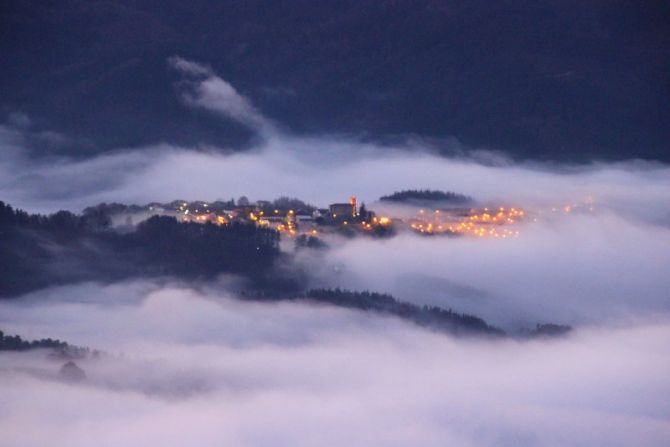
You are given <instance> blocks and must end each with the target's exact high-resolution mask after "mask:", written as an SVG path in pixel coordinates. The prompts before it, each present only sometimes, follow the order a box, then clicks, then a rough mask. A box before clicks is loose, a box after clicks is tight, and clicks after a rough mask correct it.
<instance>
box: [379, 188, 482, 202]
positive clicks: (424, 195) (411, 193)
mask: <svg viewBox="0 0 670 447" xmlns="http://www.w3.org/2000/svg"><path fill="white" fill-rule="evenodd" d="M379 200H380V201H381V202H396V203H406V204H424V203H432V204H444V205H456V206H467V205H470V204H472V203H474V200H472V197H468V196H466V195H463V194H458V193H455V192H451V191H446V192H445V191H435V190H430V189H407V190H404V191H399V192H394V193H393V194H390V195H388V196H382V197H380V198H379Z"/></svg>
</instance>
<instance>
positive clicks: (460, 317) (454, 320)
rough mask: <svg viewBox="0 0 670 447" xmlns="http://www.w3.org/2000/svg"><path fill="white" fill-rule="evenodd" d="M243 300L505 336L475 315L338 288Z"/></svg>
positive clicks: (257, 295) (459, 332)
mask: <svg viewBox="0 0 670 447" xmlns="http://www.w3.org/2000/svg"><path fill="white" fill-rule="evenodd" d="M242 296H243V297H246V298H248V299H253V300H260V301H278V300H307V301H311V302H317V303H323V304H330V305H333V306H338V307H345V308H349V309H357V310H362V311H369V312H376V313H380V314H386V315H390V316H395V317H398V318H401V319H403V320H406V321H410V322H412V323H414V324H417V325H419V326H422V327H427V328H431V329H435V330H438V331H441V332H447V333H449V334H453V335H489V336H503V335H505V333H504V332H503V331H502V330H500V329H498V328H496V327H493V326H490V325H489V324H487V323H486V322H485V321H484V320H482V319H481V318H478V317H475V316H473V315H467V314H459V313H457V312H454V311H452V310H451V309H442V308H440V307H437V306H418V305H416V304H413V303H408V302H404V301H399V300H397V299H396V298H394V297H393V296H391V295H388V294H384V293H375V292H368V291H364V292H354V291H349V290H342V289H339V288H338V289H311V290H308V291H306V292H302V293H299V294H282V293H276V292H275V291H268V292H262V293H255V294H242Z"/></svg>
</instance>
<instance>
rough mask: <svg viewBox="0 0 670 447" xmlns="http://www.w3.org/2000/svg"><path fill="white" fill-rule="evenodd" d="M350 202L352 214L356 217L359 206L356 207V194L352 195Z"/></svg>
mask: <svg viewBox="0 0 670 447" xmlns="http://www.w3.org/2000/svg"><path fill="white" fill-rule="evenodd" d="M349 203H350V204H351V216H352V217H356V215H357V214H358V213H357V209H358V208H357V207H356V196H351V198H350V199H349Z"/></svg>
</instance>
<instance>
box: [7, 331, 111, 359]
mask: <svg viewBox="0 0 670 447" xmlns="http://www.w3.org/2000/svg"><path fill="white" fill-rule="evenodd" d="M32 349H46V350H49V351H51V353H52V354H54V355H56V356H57V357H59V358H83V357H87V356H89V355H92V356H99V355H100V354H101V353H100V351H97V350H93V351H91V350H90V349H89V348H82V347H79V346H73V345H70V344H68V343H66V342H64V341H61V340H54V339H51V338H43V339H41V340H32V341H28V340H24V339H22V338H21V337H20V336H18V335H6V334H5V333H4V332H3V331H0V352H2V351H29V350H32Z"/></svg>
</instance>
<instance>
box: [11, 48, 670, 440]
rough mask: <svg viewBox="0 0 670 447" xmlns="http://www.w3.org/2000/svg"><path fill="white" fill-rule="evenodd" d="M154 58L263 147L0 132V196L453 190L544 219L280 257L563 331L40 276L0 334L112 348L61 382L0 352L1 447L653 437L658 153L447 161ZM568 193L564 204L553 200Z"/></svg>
mask: <svg viewBox="0 0 670 447" xmlns="http://www.w3.org/2000/svg"><path fill="white" fill-rule="evenodd" d="M169 65H170V69H171V70H175V73H176V75H177V76H178V77H179V79H180V82H179V84H178V86H179V92H180V95H181V99H182V100H183V101H184V104H185V106H188V107H197V108H203V109H206V110H209V111H211V112H212V113H215V114H219V115H221V116H222V117H224V118H225V119H232V120H235V121H237V122H239V123H240V124H242V125H245V126H247V127H250V128H252V129H254V130H255V131H256V132H257V133H258V135H259V140H258V143H257V144H256V145H255V146H254V147H253V148H251V149H249V150H247V151H244V152H229V151H226V150H225V148H216V147H195V148H194V147H178V146H174V145H171V144H169V143H164V144H157V145H154V146H151V147H141V148H119V150H118V151H114V152H111V153H106V154H103V155H98V156H94V157H89V158H67V157H55V158H54V157H49V158H46V157H36V156H35V155H34V147H32V145H34V142H35V140H36V139H37V140H39V139H40V138H42V139H43V138H46V137H45V136H44V135H41V134H39V135H34V134H32V133H31V129H30V126H29V122H22V123H21V125H17V123H6V124H5V125H3V126H0V151H1V152H2V154H3V157H1V158H0V199H1V200H3V201H5V202H8V203H10V204H12V205H15V206H18V207H21V208H25V209H27V210H28V211H31V212H53V211H56V210H58V209H70V210H73V211H80V210H81V209H83V208H84V207H86V206H89V205H92V204H96V203H99V202H102V201H105V202H122V203H140V204H142V203H148V202H152V201H170V200H173V199H177V198H179V199H186V200H196V199H200V200H210V201H211V200H215V199H217V198H223V199H229V198H231V197H239V196H241V195H246V196H248V197H249V198H251V199H252V200H257V199H272V198H275V197H278V196H280V195H288V196H293V197H300V198H303V199H304V200H306V201H308V202H311V203H314V204H317V205H320V206H325V205H327V204H328V203H331V202H338V201H343V200H346V198H348V197H349V196H350V195H351V194H356V195H357V196H359V200H360V201H364V202H366V203H367V204H368V205H369V206H368V207H369V208H372V209H375V208H377V209H382V205H381V204H378V203H376V202H375V201H376V200H377V199H378V198H379V197H380V196H381V195H384V194H389V193H391V192H393V191H397V190H401V189H408V188H411V189H413V188H432V189H440V190H451V191H456V192H459V193H464V194H467V195H470V196H473V197H474V198H475V199H476V200H477V201H478V202H479V203H481V204H495V205H498V204H499V205H505V206H510V205H512V206H519V207H523V208H524V209H527V210H529V211H532V212H533V214H532V216H533V217H536V218H537V219H538V220H537V221H533V220H532V219H527V220H526V221H525V222H523V223H521V224H520V225H519V227H518V229H519V231H520V235H519V237H518V238H512V239H506V240H492V239H482V240H479V239H473V238H436V237H435V238H425V237H418V236H415V235H412V234H408V233H402V234H399V235H398V236H396V237H394V238H391V239H386V240H375V239H365V238H356V239H344V238H341V239H340V238H334V239H332V240H329V243H330V249H329V250H327V251H325V252H310V251H304V252H302V253H301V254H299V255H298V256H297V257H296V259H295V261H294V263H293V264H292V265H290V266H287V268H295V269H301V270H303V271H306V272H307V273H308V277H309V278H310V281H311V285H313V286H332V287H336V286H338V287H346V288H351V289H358V290H360V289H370V290H375V291H380V292H390V293H393V294H394V295H395V296H397V297H398V298H401V299H404V300H410V301H414V302H417V303H419V304H437V305H440V306H443V307H447V308H453V309H454V310H456V311H459V312H469V313H473V314H475V315H478V316H481V317H483V318H485V319H486V320H487V321H489V322H491V323H493V324H496V325H498V326H500V327H503V328H505V329H506V330H512V331H513V330H516V329H519V328H522V327H533V326H534V324H536V323H544V322H556V323H562V324H571V325H573V326H575V327H576V330H575V331H574V332H572V333H571V334H570V335H569V336H567V337H565V338H559V339H551V340H547V339H540V340H535V341H519V340H512V339H507V340H499V341H485V340H468V339H454V338H451V337H449V336H446V335H444V334H438V333H433V332H430V331H427V330H425V329H421V328H418V327H415V326H412V325H411V324H406V323H403V322H402V321H399V320H397V319H394V318H387V317H381V316H378V315H377V316H375V315H371V314H365V313H360V312H354V311H349V310H343V309H337V308H333V307H329V306H315V305H307V304H304V303H275V304H268V303H251V302H246V301H240V300H237V299H236V298H235V295H234V288H231V287H230V286H229V284H230V282H229V281H227V280H224V279H222V280H221V281H220V282H213V283H210V284H199V285H197V286H196V285H193V284H187V283H178V282H172V281H171V280H169V279H167V280H166V279H163V280H161V281H158V280H143V279H138V280H132V281H126V282H121V283H116V284H106V285H102V284H95V283H87V284H75V285H70V286H63V287H55V288H50V289H46V290H41V291H37V292H34V293H31V294H29V295H27V296H23V297H19V298H17V299H13V300H9V301H7V300H5V301H1V302H0V328H1V329H2V330H3V331H5V333H9V334H20V335H21V336H23V337H24V338H28V339H32V338H42V337H53V338H60V339H63V340H67V341H68V342H70V343H73V344H76V345H84V346H91V347H93V348H98V349H102V350H104V351H106V352H107V353H108V354H107V355H105V356H103V357H102V358H101V359H98V360H92V359H91V360H86V361H82V362H80V366H81V367H83V368H84V370H85V371H86V374H87V378H86V380H85V381H84V382H82V383H71V382H67V381H63V380H61V379H60V378H59V376H58V374H57V371H58V369H59V368H60V366H61V364H60V363H59V362H55V361H53V360H49V359H48V358H47V356H46V355H45V354H44V353H40V352H33V353H21V354H16V353H14V354H8V353H2V354H0V432H1V433H3V435H2V438H3V440H2V442H0V443H1V444H3V445H8V446H12V447H14V446H37V445H40V446H43V445H63V446H79V445H81V446H88V445H92V444H96V445H109V446H118V445H128V446H132V445H147V444H150V443H156V444H160V445H166V446H171V445H175V446H176V445H180V446H182V445H197V446H209V445H212V446H215V445H216V446H220V445H234V446H246V445H249V446H264V445H268V446H270V445H272V446H279V445H285V446H300V445H305V446H314V445H344V444H347V445H360V446H406V445H417V446H431V445H436V446H437V445H440V446H443V445H458V446H493V445H495V446H566V445H575V446H594V445H612V446H617V445H620V446H630V445H645V446H646V445H649V446H664V445H668V444H670V404H669V402H670V382H669V381H668V380H667V377H668V376H670V361H669V360H668V359H669V358H670V348H669V346H670V344H669V343H668V342H669V341H670V318H669V311H670V292H668V291H670V276H669V275H668V274H667V272H668V266H670V168H668V166H666V165H661V164H656V163H651V162H640V161H635V160H632V161H629V162H618V163H602V162H595V161H594V162H593V163H591V164H589V165H580V166H565V165H555V164H548V163H543V164H540V163H531V162H513V161H511V160H507V159H505V158H504V157H501V156H499V154H490V153H482V152H480V153H477V154H475V155H469V156H465V155H455V156H453V157H444V156H439V155H437V154H436V152H435V151H434V150H433V149H434V148H433V147H431V146H430V145H424V144H423V143H421V142H417V141H416V140H408V141H406V142H405V143H399V144H397V145H395V146H393V147H388V146H382V145H378V144H373V143H363V142H360V141H357V140H355V139H351V138H343V137H338V136H314V137H309V138H308V137H295V136H292V135H288V134H287V133H285V132H283V131H282V130H281V126H280V125H278V124H277V123H274V122H272V121H271V120H269V119H268V118H266V117H264V116H263V115H262V113H261V112H259V111H258V110H257V109H255V108H254V106H253V104H252V103H251V102H250V101H249V100H248V99H246V98H244V97H243V96H241V95H239V93H238V92H236V91H235V89H234V88H233V87H232V86H231V85H230V84H228V83H227V82H226V81H225V80H223V79H222V78H220V77H219V76H217V75H216V74H215V73H214V72H213V71H212V70H211V69H210V68H208V67H206V66H204V65H200V64H196V63H194V62H190V61H186V60H184V59H179V58H173V59H171V60H170V61H169ZM49 138H50V141H53V140H54V138H53V135H50V136H49ZM56 140H58V142H60V143H58V144H67V138H60V139H56ZM51 144H55V143H51ZM29 146H31V148H30V149H29ZM456 149H457V148H456ZM456 152H458V151H457V150H456ZM565 205H578V206H577V208H578V209H580V208H581V211H575V212H571V213H563V212H561V211H560V209H561V208H562V207H563V206H565ZM581 205H583V206H581ZM580 206H581V207H580ZM555 207H556V208H557V209H558V210H559V211H558V212H554V211H552V209H553V208H555ZM591 208H593V210H591Z"/></svg>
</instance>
